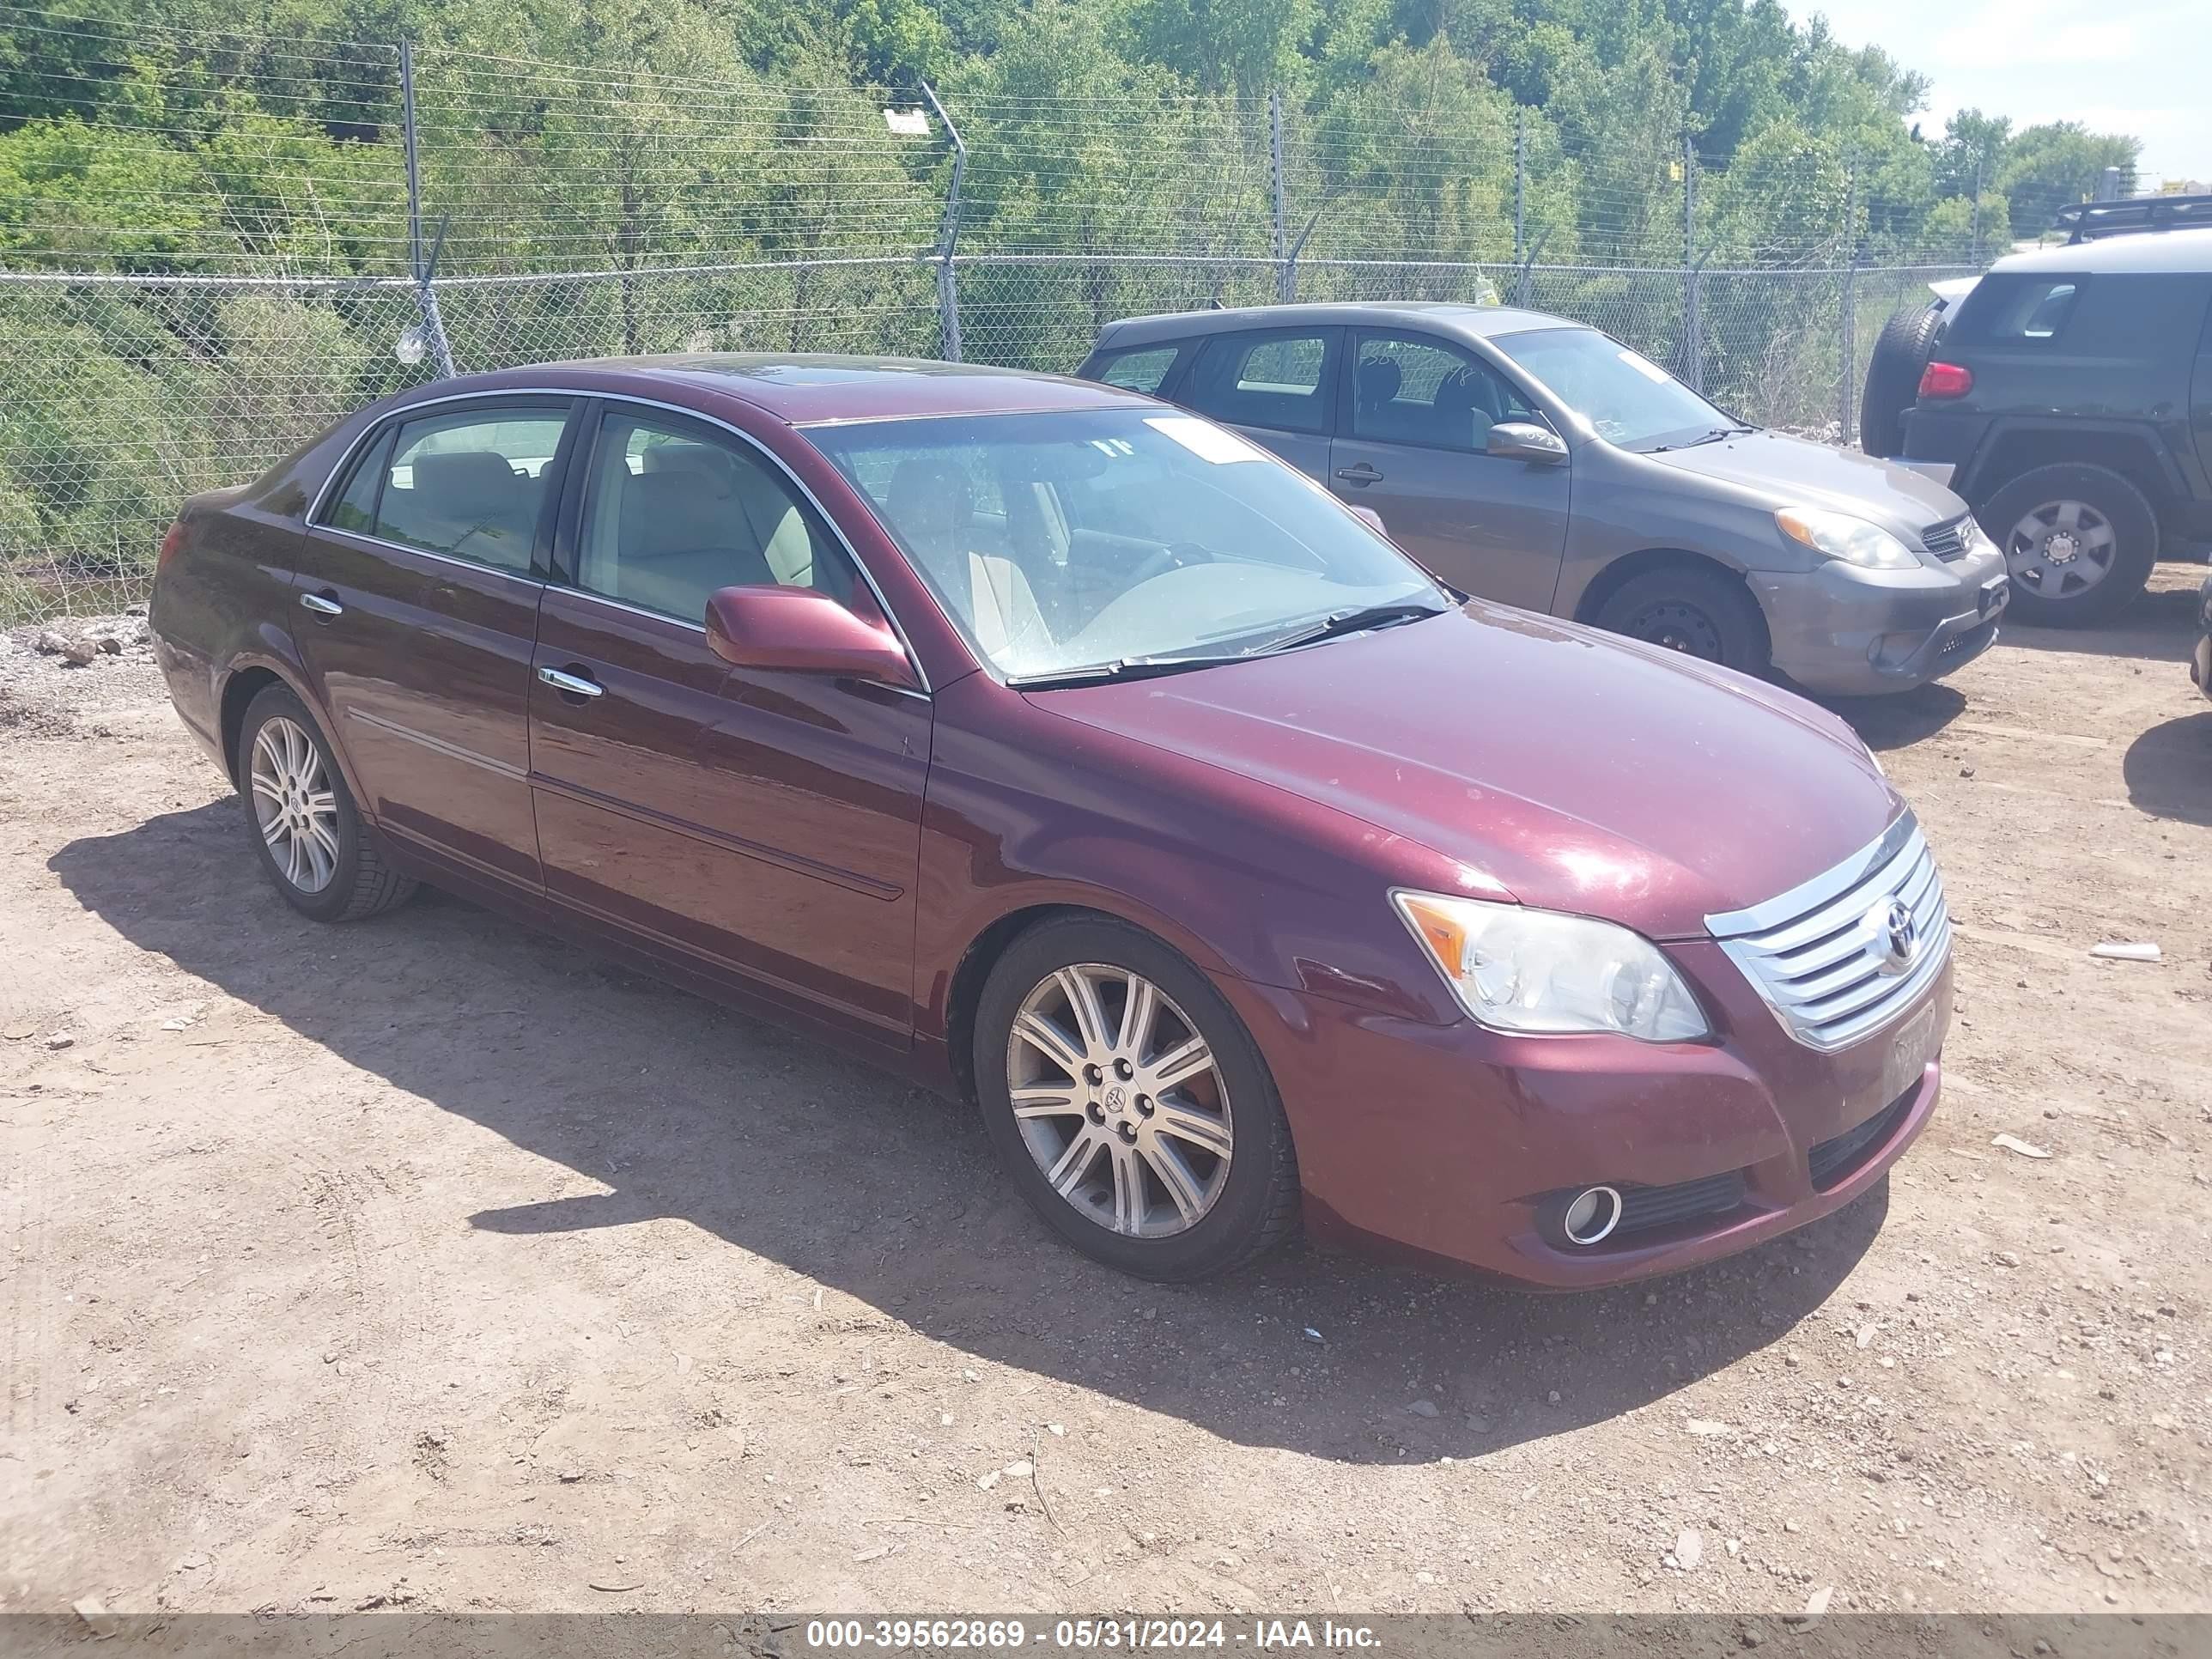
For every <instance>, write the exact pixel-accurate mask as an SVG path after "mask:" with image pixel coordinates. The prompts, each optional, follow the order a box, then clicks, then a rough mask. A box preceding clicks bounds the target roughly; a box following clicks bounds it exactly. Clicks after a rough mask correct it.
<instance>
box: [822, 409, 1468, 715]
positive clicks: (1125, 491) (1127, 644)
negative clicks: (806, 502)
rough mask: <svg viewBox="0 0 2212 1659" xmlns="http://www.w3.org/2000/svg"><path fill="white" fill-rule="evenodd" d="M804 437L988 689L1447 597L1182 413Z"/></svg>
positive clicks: (1282, 474)
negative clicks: (989, 673)
mask: <svg viewBox="0 0 2212 1659" xmlns="http://www.w3.org/2000/svg"><path fill="white" fill-rule="evenodd" d="M806 435H807V437H808V438H809V440H811V441H812V442H813V443H814V444H815V446H816V447H817V448H819V449H820V450H821V451H822V452H823V453H824V454H825V455H827V456H828V457H829V459H830V461H831V463H832V464H833V465H836V467H837V468H838V470H839V471H842V472H843V473H844V474H845V476H846V477H848V479H850V480H851V481H852V483H854V486H855V487H856V488H857V489H859V490H860V493H861V494H862V495H864V496H865V497H866V499H867V500H868V501H869V503H870V504H871V506H872V507H873V508H874V510H875V513H876V516H877V517H878V519H879V520H881V521H882V522H883V524H884V526H885V527H886V528H887V529H888V530H889V531H890V533H891V535H892V537H893V538H894V539H895V540H896V541H897V543H898V544H899V546H900V548H901V550H902V551H903V552H904V553H905V555H906V556H907V558H908V561H909V562H911V563H912V564H913V566H914V567H915V570H916V571H917V572H918V573H919V574H921V577H922V580H924V581H925V582H927V584H928V586H929V587H930V589H931V590H932V591H933V592H934V593H935V594H936V596H937V599H938V600H939V604H940V605H942V606H943V607H944V610H945V614H946V615H947V616H948V617H951V619H952V622H953V623H954V625H955V626H956V627H957V628H958V629H960V631H961V633H962V634H963V635H965V636H966V638H967V640H968V641H969V645H970V646H971V647H973V648H974V649H975V653H976V654H977V656H978V658H979V659H981V660H982V661H983V662H985V663H986V664H987V665H989V666H990V667H992V668H993V669H994V671H996V672H997V673H998V674H999V675H1000V677H1002V678H1008V679H1024V678H1039V677H1051V676H1056V675H1060V674H1065V673H1068V672H1070V671H1079V670H1082V669H1085V668H1092V667H1102V668H1103V667H1106V666H1109V665H1115V664H1126V663H1127V662H1129V661H1131V660H1139V661H1148V660H1151V659H1161V658H1174V657H1184V656H1188V657H1213V656H1223V655H1241V654H1249V653H1252V652H1255V651H1261V650H1265V649H1267V648H1268V647H1270V646H1272V645H1273V644H1275V643H1277V642H1279V641H1284V640H1287V639H1290V638H1292V637H1294V636H1296V635H1299V634H1301V633H1303V632H1304V630H1306V629H1310V628H1312V627H1313V626H1314V625H1315V624H1316V623H1318V622H1319V621H1321V620H1322V619H1323V618H1327V617H1331V616H1334V615H1335V614H1337V613H1339V612H1346V611H1362V610H1364V609H1366V608H1368V607H1370V606H1389V605H1408V606H1411V607H1416V608H1418V609H1419V610H1422V611H1426V610H1431V609H1442V608H1443V606H1444V605H1447V604H1448V603H1449V601H1448V600H1447V599H1445V598H1444V596H1443V594H1442V592H1440V590H1438V589H1437V586H1435V584H1433V583H1432V582H1431V581H1430V580H1428V579H1427V578H1426V577H1425V576H1424V575H1423V574H1421V572H1420V571H1419V569H1418V568H1416V567H1415V566H1414V565H1413V564H1412V563H1411V562H1408V561H1407V559H1406V557H1405V556H1404V555H1402V554H1401V553H1400V552H1398V550H1396V549H1395V548H1393V547H1392V546H1391V545H1390V544H1389V543H1388V542H1386V541H1384V540H1383V538H1381V537H1380V536H1377V535H1376V534H1375V533H1374V532H1372V531H1370V529H1369V528H1368V527H1367V526H1365V525H1364V524H1363V523H1361V522H1360V521H1359V520H1358V519H1356V518H1354V517H1353V516H1352V514H1351V513H1348V512H1347V511H1346V509H1345V508H1344V507H1342V506H1341V505H1340V504H1339V503H1338V502H1337V501H1335V500H1334V498H1333V497H1331V496H1330V495H1328V492H1327V491H1326V490H1324V489H1322V488H1321V487H1320V486H1318V485H1317V484H1315V483H1313V482H1312V481H1310V479H1308V478H1306V477H1304V475H1303V474H1301V473H1299V472H1297V471H1294V470H1293V469H1292V468H1291V467H1288V466H1285V465H1283V464H1282V463H1281V462H1279V461H1278V460H1276V459H1274V457H1273V456H1272V455H1269V454H1267V453H1265V452H1264V451H1262V450H1261V449H1259V448H1257V447H1255V446H1254V445H1252V444H1250V443H1249V442H1248V441H1245V440H1244V439H1243V438H1241V437H1239V436H1237V435H1236V434H1235V433H1233V432H1229V431H1226V430H1225V429H1223V428H1220V427H1218V426H1215V425H1213V424H1212V422H1206V421H1202V420H1199V419H1197V418H1195V417H1194V416H1188V415H1182V414H1173V413H1169V412H1166V411H1161V412H1159V413H1157V414H1148V413H1146V412H1145V411H1143V410H1068V411H1065V412H1060V413H1054V414H1047V415H1034V414H1024V415H979V416H957V417H956V416H939V417H932V418H928V419H922V420H906V421H882V422H854V423H852V424H849V425H843V426H836V427H816V428H810V429H808V431H807V434H806Z"/></svg>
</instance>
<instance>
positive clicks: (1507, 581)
mask: <svg viewBox="0 0 2212 1659" xmlns="http://www.w3.org/2000/svg"><path fill="white" fill-rule="evenodd" d="M1078 373H1079V374H1081V375H1083V376H1084V377H1085V378H1086V379H1089V380H1103V381H1106V382H1108V383H1109V384H1110V385H1114V386H1124V387H1127V388H1130V389H1132V390H1135V391H1139V392H1149V393H1151V394H1152V396H1154V397H1158V398H1164V399H1165V400H1166V401H1168V402H1170V403H1174V404H1182V405H1183V406H1185V407H1187V408H1189V409H1193V410H1197V411H1198V412H1199V413H1200V414H1202V415H1207V416H1212V418H1213V419H1215V420H1217V421H1219V422H1224V423H1225V424H1226V425H1230V426H1233V427H1235V428H1237V429H1238V430H1240V431H1242V432H1243V433H1244V434H1245V435H1248V436H1249V437H1250V438H1252V439H1254V440H1255V441H1258V442H1260V443H1261V444H1264V445H1266V446H1267V447H1268V448H1270V449H1272V450H1273V451H1274V452H1275V453H1277V454H1279V455H1280V456H1282V457H1283V458H1284V459H1285V460H1288V461H1290V462H1291V463H1292V464H1293V465H1296V466H1297V467H1299V468H1300V469H1302V470H1303V471H1304V472H1305V473H1306V474H1307V476H1308V477H1311V478H1312V479H1314V480H1315V481H1316V483H1319V484H1321V485H1322V486H1323V487H1325V488H1327V489H1331V490H1333V491H1334V492H1335V493H1336V494H1337V495H1340V496H1341V497H1342V498H1343V499H1344V500H1345V501H1348V502H1351V503H1352V504H1353V505H1355V506H1358V507H1368V508H1371V509H1372V510H1373V511H1374V512H1375V513H1376V514H1377V515H1378V516H1379V517H1380V518H1381V519H1382V520H1383V526H1384V527H1385V529H1386V530H1387V531H1388V532H1389V535H1390V537H1391V539H1392V540H1394V541H1395V542H1396V543H1397V544H1398V545H1399V546H1400V547H1401V548H1403V549H1404V550H1406V551H1407V553H1409V554H1411V555H1412V556H1413V557H1414V558H1416V559H1418V560H1419V561H1420V562H1422V563H1423V564H1425V565H1426V566H1427V567H1428V568H1429V569H1430V570H1431V572H1432V573H1434V574H1436V575H1437V577H1438V578H1440V579H1441V580H1443V581H1445V582H1448V583H1449V584H1451V585H1452V586H1455V587H1458V588H1461V589H1462V590H1464V591H1465V592H1469V593H1476V594H1480V595H1482V596H1483V597H1484V598H1486V599H1500V600H1504V601H1505V602H1506V603H1508V604H1510V605H1522V606H1525V607H1526V608H1528V610H1531V611H1549V612H1551V613H1552V614H1553V615H1555V616H1561V617H1574V618H1576V619H1577V620H1580V621H1583V622H1588V623H1595V625H1596V626H1598V627H1601V628H1605V629H1611V630H1612V631H1613V632H1615V633H1619V634H1626V635H1629V636H1630V637H1632V638H1634V639H1640V640H1646V641H1651V642H1653V643H1655V644H1658V645H1662V646H1666V647H1669V648H1671V649H1674V650H1677V651H1686V652H1688V653H1691V654H1692V655H1693V656H1698V657H1702V658H1705V659H1707V660H1708V661H1711V662H1718V663H1723V664H1725V665H1728V666H1729V667H1731V668H1737V669H1741V670H1743V671H1746V672H1749V673H1755V674H1765V673H1779V674H1781V675H1783V676H1785V677H1786V678H1789V679H1790V680H1791V681H1794V682H1795V683H1796V684H1798V685H1800V686H1802V687H1803V688H1805V689H1806V690H1813V691H1820V692H1826V693H1832V694H1839V695H1864V694H1868V693H1878V692H1886V691H1903V690H1911V688H1912V687H1914V686H1916V685H1920V684H1924V683H1925V682H1927V681H1929V680H1932V679H1936V678H1939V677H1941V676H1942V675H1944V674H1948V673H1949V672H1950V671H1952V670H1954V669H1955V668H1959V667H1961V666H1963V665H1965V664H1966V663H1968V662H1971V661H1972V660H1973V659H1974V658H1976V657H1977V656H1978V655H1980V654H1981V653H1982V652H1984V651H1985V650H1986V649H1988V648H1989V646H1990V642H1991V641H1994V640H1995V639H1996V632H1997V619H1998V617H1999V616H2000V614H2001V613H2002V611H2003V610H2004V606H2005V602H2006V600H2007V599H2008V597H2009V587H2008V581H2007V578H2006V575H2005V564H2004V556H2003V555H2002V553H2001V552H2000V551H1999V550H1997V548H1996V545H1995V544H1993V543H1991V542H1990V539H1989V538H1987V537H1986V536H1984V534H1983V533H1982V532H1981V530H1980V528H1979V527H1978V526H1977V525H1976V524H1975V522H1974V520H1973V515H1972V513H1969V512H1968V511H1967V510H1966V502H1965V501H1961V500H1960V498H1959V497H1958V496H1956V495H1953V494H1952V493H1951V492H1950V491H1949V490H1948V489H1944V488H1943V487H1942V485H1941V484H1938V483H1935V482H1934V481H1933V480H1932V479H1930V478H1929V477H1925V476H1923V474H1921V473H1918V472H1916V471H1912V470H1911V468H1909V467H1905V466H1901V465H1897V464H1896V463H1894V462H1890V461H1882V460H1876V459H1873V458H1871V457H1869V456H1866V455H1862V454H1858V453H1854V452H1852V451H1849V450H1844V449H1838V448H1833V447H1830V446H1828V445H1826V444H1820V443H1814V442H1811V441H1808V440H1806V439H1803V438H1796V437H1792V436H1790V435H1788V434H1786V433H1781V432H1768V431H1762V430H1759V428H1754V427H1752V426H1749V425H1747V424H1746V423H1745V422H1742V421H1740V420H1738V419H1736V418H1735V416H1731V415H1729V414H1728V413H1726V412H1725V411H1723V410H1721V409H1719V408H1717V406H1715V405H1714V404H1710V403H1708V402H1706V401H1705V398H1702V397H1700V396H1699V394H1698V393H1696V392H1692V391H1691V390H1690V388H1689V387H1687V386H1684V385H1683V384H1682V383H1681V382H1680V381H1679V380H1675V379H1674V376H1672V375H1671V374H1668V373H1667V371H1666V370H1664V369H1663V368H1659V367H1658V366H1657V365H1656V364H1655V363H1653V362H1650V361H1649V360H1647V359H1646V358H1644V357H1643V356H1639V355H1638V353H1637V352H1635V351H1633V350H1632V349H1629V348H1628V347H1627V346H1625V345H1623V344H1621V343H1620V341H1618V340H1615V339H1613V338H1612V337H1609V336H1607V335H1605V334H1602V333H1600V332H1599V331H1597V330H1595V329H1594V328H1589V327H1587V326H1585V325H1583V324H1580V323H1575V322H1570V321H1568V320H1566V319H1564V318H1559V317H1550V316H1547V315H1545V314H1544V313H1541V312H1534V311H1520V310H1515V309H1512V308H1510V307H1501V306H1463V305H1443V304H1428V303H1419V302H1412V301H1401V302H1394V303H1389V304H1360V305H1293V306H1270V307H1261V308H1255V309H1250V310H1235V311H1201V312H1190V313H1181V314H1176V315H1170V316H1161V317H1139V318H1132V319H1127V320H1125V321H1121V322H1117V323H1113V324H1110V325H1108V326H1107V328H1106V330H1105V331H1104V332H1103V333H1102V334H1101V335H1100V336H1099V337H1098V343H1097V345H1096V346H1094V347H1093V348H1092V349H1091V356H1090V357H1089V358H1088V359H1087V360H1086V361H1085V363H1084V365H1083V367H1082V368H1081V369H1079V371H1078Z"/></svg>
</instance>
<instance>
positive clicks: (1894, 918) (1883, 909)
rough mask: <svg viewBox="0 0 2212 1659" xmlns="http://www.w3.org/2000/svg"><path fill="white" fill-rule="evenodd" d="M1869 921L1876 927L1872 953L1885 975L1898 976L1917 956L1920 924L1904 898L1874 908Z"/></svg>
mask: <svg viewBox="0 0 2212 1659" xmlns="http://www.w3.org/2000/svg"><path fill="white" fill-rule="evenodd" d="M1868 920H1869V921H1872V922H1873V923H1874V925H1875V953H1876V955H1877V956H1878V957H1879V958H1880V960H1879V963H1878V964H1877V965H1878V966H1880V968H1881V971H1882V972H1883V973H1885V974H1901V973H1903V972H1904V971H1905V969H1908V968H1910V967H1911V966H1912V962H1913V958H1914V957H1917V956H1918V955H1919V954H1920V924H1919V923H1917V922H1916V921H1913V919H1912V911H1911V907H1910V906H1908V905H1907V904H1906V903H1905V901H1904V900H1903V899H1895V898H1893V899H1892V900H1890V901H1889V902H1888V903H1887V904H1882V905H1877V906H1876V907H1875V910H1874V913H1873V914H1872V915H1869V917H1868Z"/></svg>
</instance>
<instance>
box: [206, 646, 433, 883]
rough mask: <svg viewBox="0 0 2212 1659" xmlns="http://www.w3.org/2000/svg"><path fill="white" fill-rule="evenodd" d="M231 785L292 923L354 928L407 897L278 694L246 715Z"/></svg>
mask: <svg viewBox="0 0 2212 1659" xmlns="http://www.w3.org/2000/svg"><path fill="white" fill-rule="evenodd" d="M237 781H238V794H239V799H240V803H241V805H243V807H244V809H245V824H246V834H247V835H248V836H251V837H252V842H253V850H254V856H255V857H257V858H258V859H259V860H260V861H261V867H262V869H263V870H264V871H265V872H268V876H269V878H270V880H271V881H272V882H274V883H275V884H276V890H277V891H278V892H280V893H282V894H283V896H284V900H285V902H287V903H289V905H290V906H291V907H292V908H294V909H295V910H297V911H298V912H299V913H300V914H301V915H303V916H309V917H312V918H313V920H315V921H360V920H361V919H362V917H364V916H373V915H379V914H380V913H381V912H383V911H386V910H389V909H391V908H392V907H393V906H394V905H398V904H404V903H405V902H407V900H408V899H409V898H410V897H412V896H414V892H415V882H414V879H413V878H411V877H409V876H403V875H401V874H400V873H399V872H398V871H396V870H394V869H392V866H390V865H388V864H386V862H385V860H384V857H383V854H380V852H378V851H377V849H376V847H375V844H374V842H371V841H370V840H369V838H368V831H367V829H366V826H364V825H363V824H362V821H361V813H360V811H358V810H357V809H356V807H355V805H354V802H353V796H352V795H351V794H350V793H349V792H348V791H347V789H346V784H345V775H344V774H343V773H342V772H340V771H339V770H338V768H337V762H336V761H335V760H334V759H333V758H332V757H331V748H330V744H329V742H328V740H327V739H326V738H324V736H323V732H322V728H321V726H319V725H317V724H316V721H315V717H314V716H313V714H309V713H308V712H307V705H306V704H305V703H303V702H301V701H300V699H299V698H298V697H296V696H293V694H292V693H291V691H290V690H288V689H286V688H285V687H283V686H281V685H272V686H269V687H267V688H265V689H264V690H263V691H262V692H261V693H260V694H259V695H258V696H256V697H255V698H254V699H253V701H252V702H251V703H248V704H247V705H246V720H245V722H244V723H243V724H242V725H241V726H240V728H239V733H238V780H237ZM295 830H296V831H297V832H298V833H295Z"/></svg>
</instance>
